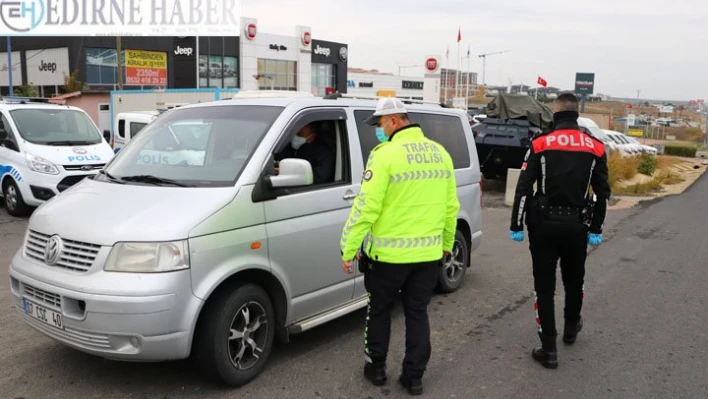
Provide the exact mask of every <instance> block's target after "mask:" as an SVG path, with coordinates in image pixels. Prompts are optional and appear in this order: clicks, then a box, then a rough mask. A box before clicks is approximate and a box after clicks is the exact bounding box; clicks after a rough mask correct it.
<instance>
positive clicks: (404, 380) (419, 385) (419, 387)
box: [398, 374, 423, 395]
mask: <svg viewBox="0 0 708 399" xmlns="http://www.w3.org/2000/svg"><path fill="white" fill-rule="evenodd" d="M398 382H399V383H400V384H401V385H403V387H404V388H406V390H408V394H410V395H422V394H423V381H421V380H420V379H418V378H410V377H408V376H406V375H404V374H401V376H400V377H399V378H398Z"/></svg>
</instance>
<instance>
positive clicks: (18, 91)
mask: <svg viewBox="0 0 708 399" xmlns="http://www.w3.org/2000/svg"><path fill="white" fill-rule="evenodd" d="M14 91H15V95H16V96H18V97H39V92H38V91H37V88H36V87H34V86H30V85H28V84H27V83H25V84H23V85H22V86H17V87H15V90H14Z"/></svg>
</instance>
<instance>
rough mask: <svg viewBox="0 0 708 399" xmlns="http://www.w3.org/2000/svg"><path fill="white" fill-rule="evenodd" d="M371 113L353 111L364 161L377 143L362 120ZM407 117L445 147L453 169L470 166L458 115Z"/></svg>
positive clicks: (414, 115)
mask: <svg viewBox="0 0 708 399" xmlns="http://www.w3.org/2000/svg"><path fill="white" fill-rule="evenodd" d="M373 113H374V111H363V110H361V111H354V119H355V120H356V125H357V130H358V131H359V141H360V142H361V153H362V156H363V159H364V161H365V162H366V160H367V159H369V153H370V152H371V150H373V149H374V147H376V145H377V144H378V140H377V139H376V134H375V130H376V129H375V128H374V127H373V126H369V125H367V124H365V123H364V120H365V119H366V118H368V117H369V116H371V115H372V114H373ZM409 118H410V120H411V122H412V123H417V124H419V125H420V126H421V128H422V129H423V133H425V136H426V137H428V138H429V139H431V140H433V141H436V142H438V143H440V144H441V145H442V146H443V147H445V149H446V150H447V152H449V153H450V156H451V157H452V162H453V165H454V166H455V169H464V168H469V167H470V153H469V147H468V146H467V137H465V131H464V129H463V127H462V126H463V125H462V120H461V119H460V118H459V117H457V116H453V115H439V114H426V113H419V112H410V113H409Z"/></svg>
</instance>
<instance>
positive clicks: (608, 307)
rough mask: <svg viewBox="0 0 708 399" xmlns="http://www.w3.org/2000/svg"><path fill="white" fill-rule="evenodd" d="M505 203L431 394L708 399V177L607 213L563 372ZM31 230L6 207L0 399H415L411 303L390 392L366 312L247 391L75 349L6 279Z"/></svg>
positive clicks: (488, 216) (308, 341) (172, 368)
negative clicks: (25, 307) (31, 312)
mask: <svg viewBox="0 0 708 399" xmlns="http://www.w3.org/2000/svg"><path fill="white" fill-rule="evenodd" d="M499 197H500V195H499V194H494V193H489V197H487V198H486V199H485V205H486V206H485V208H484V241H483V244H482V247H481V248H480V250H479V251H478V252H477V253H475V254H473V256H472V267H471V269H469V270H468V274H467V276H466V282H465V284H464V285H463V287H462V288H461V289H460V290H459V291H458V292H456V293H454V294H450V295H437V296H435V297H434V298H433V301H432V303H431V306H430V318H431V327H432V340H433V355H432V358H431V361H430V364H429V367H428V372H427V374H426V376H425V378H424V384H425V391H426V393H425V394H424V397H430V398H512V397H513V398H536V397H544V398H575V397H583V398H623V399H624V398H669V397H682V398H689V397H691V398H700V397H708V383H707V382H706V379H705V359H706V357H708V331H707V330H706V328H705V326H706V318H705V309H706V305H707V304H708V291H706V290H705V286H706V285H707V284H708V268H706V267H705V266H706V259H708V241H706V234H705V232H706V230H705V220H706V214H705V210H704V209H705V208H704V204H705V198H708V180H707V179H706V178H705V177H704V178H702V179H701V180H699V181H698V182H697V183H696V185H695V186H693V187H692V188H690V189H689V190H688V191H687V192H686V193H684V194H683V195H682V196H677V197H669V198H666V199H664V200H661V201H659V202H656V203H653V204H649V205H644V206H640V207H636V208H632V209H628V210H621V211H611V212H610V213H609V214H608V221H607V224H606V227H605V238H606V240H607V241H606V242H605V243H604V244H603V245H602V246H601V247H599V248H598V249H596V250H593V251H592V253H591V255H590V256H589V258H588V262H587V267H586V268H587V279H586V286H585V288H586V302H585V307H584V312H583V314H584V318H585V327H584V330H583V331H582V333H581V334H580V335H579V338H578V342H577V343H576V345H575V346H573V347H566V346H564V345H562V343H561V344H559V362H560V366H559V369H557V370H546V369H544V368H542V367H540V366H539V365H537V364H535V363H534V362H533V360H532V359H531V357H530V351H531V349H532V348H533V347H534V346H535V345H536V344H537V341H538V338H537V336H536V325H535V320H534V317H535V316H534V312H533V285H532V276H531V265H530V256H529V253H528V241H525V242H524V243H522V244H518V243H514V242H511V241H510V240H509V238H508V224H509V223H508V218H509V212H510V210H509V209H508V208H504V207H503V205H500V198H499ZM26 225H27V221H26V220H22V219H13V218H10V217H8V216H7V214H6V213H5V212H4V209H0V270H1V271H2V273H0V398H3V399H5V398H9V399H15V398H24V399H45V398H47V399H50V398H62V399H65V398H136V399H143V398H149V399H175V398H272V399H275V398H319V397H322V398H335V399H337V398H360V399H369V398H403V397H408V396H407V394H405V393H404V391H403V390H402V389H401V388H400V387H399V386H398V385H397V384H396V381H395V380H396V378H397V376H398V373H399V372H400V362H401V360H402V356H403V345H404V341H403V337H404V335H403V333H404V329H403V328H404V326H403V315H402V312H401V308H400V306H397V307H396V311H395V313H396V314H395V317H394V321H393V326H392V329H393V334H392V335H393V336H392V342H391V352H390V356H389V363H388V364H389V382H388V384H387V385H386V386H384V387H373V386H371V385H370V384H369V383H368V382H366V381H365V380H364V378H363V375H362V371H361V370H362V366H363V323H364V313H363V312H362V311H360V312H356V313H353V314H351V315H348V316H345V317H343V318H341V319H338V320H335V321H333V322H331V323H329V324H328V325H325V326H322V327H319V328H316V329H314V330H312V331H309V332H307V333H305V334H303V335H299V336H293V339H292V342H291V343H290V344H287V345H278V346H276V348H275V349H274V352H273V355H272V357H271V361H270V363H269V366H268V367H267V368H266V369H265V370H264V372H263V374H261V375H260V377H259V378H257V379H256V380H254V381H253V382H252V383H251V384H249V385H247V386H245V387H242V388H240V389H233V388H225V387H222V386H219V385H215V384H213V383H212V382H210V381H209V380H208V379H205V378H203V377H202V376H200V375H199V373H198V372H197V371H196V370H195V368H194V366H193V364H192V363H191V362H190V361H188V360H185V361H179V362H169V363H153V364H143V363H120V362H114V361H109V360H104V359H101V358H98V357H94V356H89V355H85V354H83V353H81V352H78V351H75V350H73V349H70V348H66V347H64V346H62V345H61V344H58V343H56V342H54V341H52V340H50V339H48V338H46V337H44V336H43V335H41V334H40V333H38V332H35V331H34V330H32V329H30V328H29V327H27V326H26V325H25V324H24V323H23V322H22V320H21V318H20V317H19V314H18V313H17V311H16V310H15V309H14V308H13V306H12V305H11V300H10V291H9V280H8V276H7V269H8V267H9V264H10V260H11V258H12V256H14V254H15V252H16V251H17V249H18V248H20V246H21V244H22V239H23V235H24V231H25V228H26ZM332 267H337V268H338V267H340V266H339V265H332ZM558 280H559V285H558V289H559V290H560V291H559V292H558V295H557V296H556V299H557V300H556V309H557V310H556V312H557V317H558V320H562V316H560V315H562V313H561V312H562V298H563V294H562V285H561V284H560V278H559V279H558ZM561 328H562V327H561Z"/></svg>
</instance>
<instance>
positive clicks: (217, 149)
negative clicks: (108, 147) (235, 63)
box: [106, 105, 283, 187]
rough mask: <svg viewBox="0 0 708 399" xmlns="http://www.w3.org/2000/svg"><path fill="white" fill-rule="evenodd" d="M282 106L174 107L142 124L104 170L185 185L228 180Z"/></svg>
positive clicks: (220, 183)
mask: <svg viewBox="0 0 708 399" xmlns="http://www.w3.org/2000/svg"><path fill="white" fill-rule="evenodd" d="M282 109H283V108H282V107H262V106H246V105H235V106H212V107H200V108H189V109H187V108H185V109H175V110H173V111H170V113H169V114H165V115H163V116H161V117H160V118H158V119H156V120H155V121H153V122H151V123H150V124H149V125H147V126H146V127H145V128H144V129H143V130H141V131H140V134H139V135H138V136H137V137H136V138H135V139H134V140H132V141H131V143H130V145H128V146H126V147H125V148H124V149H123V150H122V151H120V152H119V153H118V155H117V156H116V158H115V159H114V161H113V162H112V163H111V164H110V165H109V166H108V167H107V168H106V171H107V172H108V173H110V174H112V175H114V176H116V177H126V176H136V175H152V176H156V177H159V178H163V179H170V180H176V181H178V182H182V183H184V184H187V185H190V186H197V187H224V186H231V185H233V184H234V182H235V181H236V179H237V178H238V176H239V175H240V173H241V171H242V170H243V168H244V167H245V165H246V162H247V161H248V159H249V158H250V156H251V155H252V154H253V151H254V150H255V148H256V147H257V146H258V144H259V143H260V141H261V139H262V138H263V136H264V135H265V133H266V132H267V131H268V129H269V128H270V126H271V125H272V124H273V122H274V121H275V120H276V118H277V117H278V116H279V115H280V113H281V112H282Z"/></svg>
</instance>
